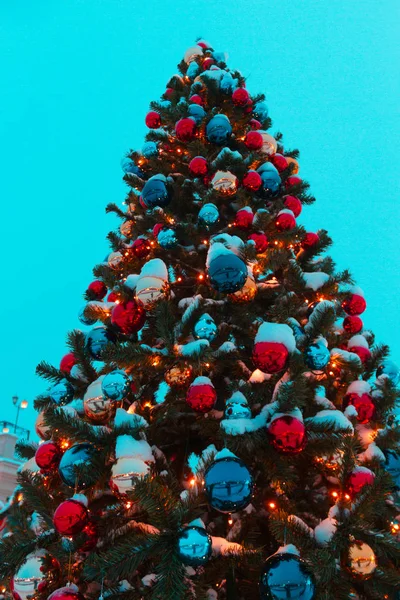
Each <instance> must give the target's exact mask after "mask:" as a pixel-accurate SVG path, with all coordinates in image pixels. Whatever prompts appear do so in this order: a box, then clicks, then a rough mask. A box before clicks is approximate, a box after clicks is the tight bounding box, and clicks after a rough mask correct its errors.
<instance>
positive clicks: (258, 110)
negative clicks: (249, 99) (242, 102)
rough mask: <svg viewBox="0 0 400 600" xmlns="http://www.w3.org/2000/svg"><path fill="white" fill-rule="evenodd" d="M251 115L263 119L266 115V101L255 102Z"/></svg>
mask: <svg viewBox="0 0 400 600" xmlns="http://www.w3.org/2000/svg"><path fill="white" fill-rule="evenodd" d="M253 115H254V117H255V118H256V119H258V120H259V121H265V119H266V118H267V117H268V106H267V105H266V103H265V102H262V101H260V102H257V104H255V105H254V108H253Z"/></svg>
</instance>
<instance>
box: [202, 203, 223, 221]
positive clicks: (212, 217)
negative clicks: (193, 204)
mask: <svg viewBox="0 0 400 600" xmlns="http://www.w3.org/2000/svg"><path fill="white" fill-rule="evenodd" d="M218 221H219V211H218V208H217V207H216V206H215V204H212V203H211V202H208V203H207V204H203V206H202V207H201V209H200V211H199V223H200V224H201V225H203V226H204V227H211V226H212V225H216V224H217V223H218Z"/></svg>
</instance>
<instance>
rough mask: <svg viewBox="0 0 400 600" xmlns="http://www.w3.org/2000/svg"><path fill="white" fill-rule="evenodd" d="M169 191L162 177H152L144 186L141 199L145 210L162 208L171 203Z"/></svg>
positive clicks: (164, 178)
mask: <svg viewBox="0 0 400 600" xmlns="http://www.w3.org/2000/svg"><path fill="white" fill-rule="evenodd" d="M171 197H172V195H171V190H170V187H169V185H168V182H167V179H166V177H165V176H164V175H160V174H159V175H153V177H150V179H148V180H147V181H146V183H145V184H144V188H143V189H142V194H141V199H142V201H143V202H144V204H145V206H146V207H147V208H154V207H155V206H160V207H161V208H164V207H165V206H167V205H168V204H169V203H170V201H171Z"/></svg>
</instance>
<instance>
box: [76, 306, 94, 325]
mask: <svg viewBox="0 0 400 600" xmlns="http://www.w3.org/2000/svg"><path fill="white" fill-rule="evenodd" d="M86 306H88V305H86ZM86 306H83V307H82V308H81V310H80V311H79V313H78V319H79V321H80V322H81V323H82V325H94V324H95V323H96V321H97V319H93V318H90V317H86V316H85V309H86Z"/></svg>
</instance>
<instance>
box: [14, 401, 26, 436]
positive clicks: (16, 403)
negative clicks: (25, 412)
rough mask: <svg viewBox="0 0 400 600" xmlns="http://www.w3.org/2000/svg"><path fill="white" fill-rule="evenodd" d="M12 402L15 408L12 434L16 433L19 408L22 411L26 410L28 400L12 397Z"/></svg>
mask: <svg viewBox="0 0 400 600" xmlns="http://www.w3.org/2000/svg"><path fill="white" fill-rule="evenodd" d="M12 401H13V404H14V406H15V407H16V408H17V416H16V418H15V424H14V433H16V432H17V426H18V417H19V411H20V409H21V408H22V409H24V408H27V406H28V400H20V399H19V398H18V396H13V397H12Z"/></svg>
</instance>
